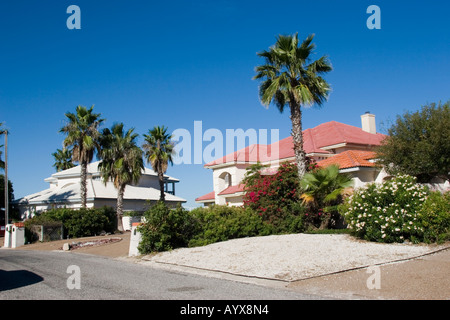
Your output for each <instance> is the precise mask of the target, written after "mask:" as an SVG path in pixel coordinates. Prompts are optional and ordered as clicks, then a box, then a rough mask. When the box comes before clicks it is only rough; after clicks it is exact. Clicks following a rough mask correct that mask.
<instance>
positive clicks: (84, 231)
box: [26, 207, 116, 238]
mask: <svg viewBox="0 0 450 320" xmlns="http://www.w3.org/2000/svg"><path fill="white" fill-rule="evenodd" d="M52 221H53V222H61V223H62V224H63V226H64V234H65V236H66V237H70V238H79V237H88V236H94V235H98V234H100V233H101V232H114V231H115V227H116V212H115V210H114V209H113V208H109V207H104V208H93V209H78V210H74V209H67V208H59V209H51V210H49V211H46V212H43V213H41V214H40V215H38V216H35V217H34V218H32V219H29V220H28V221H27V222H26V226H27V225H29V226H31V225H32V224H44V225H45V224H49V223H50V222H52Z"/></svg>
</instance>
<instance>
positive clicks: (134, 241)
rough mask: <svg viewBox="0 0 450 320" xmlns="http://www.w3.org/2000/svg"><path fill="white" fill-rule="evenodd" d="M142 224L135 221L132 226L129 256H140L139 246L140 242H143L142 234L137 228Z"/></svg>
mask: <svg viewBox="0 0 450 320" xmlns="http://www.w3.org/2000/svg"><path fill="white" fill-rule="evenodd" d="M140 225H141V223H139V222H135V223H133V224H132V226H131V236H130V248H129V250H128V256H129V257H133V256H138V255H139V254H140V253H139V250H138V246H139V242H141V238H142V235H141V233H140V232H139V231H138V230H137V228H138V227H139V226H140Z"/></svg>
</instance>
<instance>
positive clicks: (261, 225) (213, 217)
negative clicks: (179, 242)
mask: <svg viewBox="0 0 450 320" xmlns="http://www.w3.org/2000/svg"><path fill="white" fill-rule="evenodd" d="M190 215H191V216H192V218H193V219H194V220H195V221H197V223H198V229H197V233H196V235H195V236H194V237H193V238H192V239H191V240H190V241H189V246H190V247H194V246H202V245H207V244H210V243H215V242H219V241H226V240H229V239H236V238H243V237H253V236H262V235H268V234H271V233H272V231H273V227H272V226H271V225H270V224H268V223H266V222H264V221H263V219H262V217H261V216H259V215H258V214H256V213H255V212H254V211H252V210H251V209H248V208H242V207H229V206H219V205H214V206H212V207H207V208H196V209H194V210H192V211H191V212H190Z"/></svg>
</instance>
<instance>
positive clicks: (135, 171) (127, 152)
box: [99, 123, 144, 230]
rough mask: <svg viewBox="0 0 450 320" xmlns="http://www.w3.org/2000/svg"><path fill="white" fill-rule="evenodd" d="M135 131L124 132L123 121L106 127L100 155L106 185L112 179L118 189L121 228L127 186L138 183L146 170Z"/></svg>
mask: <svg viewBox="0 0 450 320" xmlns="http://www.w3.org/2000/svg"><path fill="white" fill-rule="evenodd" d="M133 132H134V129H133V128H132V129H129V130H128V131H127V132H124V130H123V123H118V124H115V125H113V127H112V128H111V130H109V129H108V128H106V129H104V130H103V132H102V137H101V147H102V149H101V152H100V155H99V157H100V158H101V159H102V161H101V162H100V164H99V169H100V172H101V175H102V178H103V182H104V183H105V185H106V183H107V182H108V181H110V180H111V181H112V182H113V183H114V186H115V187H116V189H117V222H118V228H119V230H123V227H122V219H121V217H122V215H123V197H124V194H125V187H126V186H127V184H130V183H138V182H139V179H140V178H141V175H142V172H143V170H144V161H143V159H142V156H143V151H142V150H141V148H139V147H138V146H137V144H136V138H137V137H138V136H139V135H138V134H136V133H133Z"/></svg>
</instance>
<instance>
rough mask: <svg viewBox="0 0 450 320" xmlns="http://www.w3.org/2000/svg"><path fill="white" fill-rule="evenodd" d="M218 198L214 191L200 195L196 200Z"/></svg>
mask: <svg viewBox="0 0 450 320" xmlns="http://www.w3.org/2000/svg"><path fill="white" fill-rule="evenodd" d="M215 198H216V194H215V192H214V191H212V192H210V193H207V194H205V195H203V196H201V197H198V198H197V199H195V201H207V200H214V199H215Z"/></svg>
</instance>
